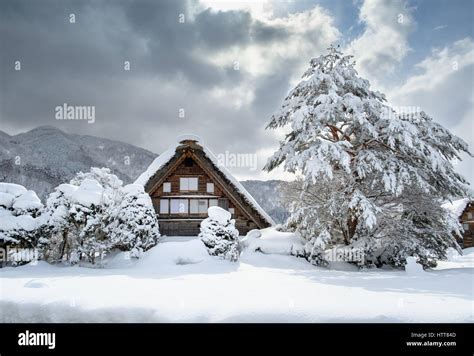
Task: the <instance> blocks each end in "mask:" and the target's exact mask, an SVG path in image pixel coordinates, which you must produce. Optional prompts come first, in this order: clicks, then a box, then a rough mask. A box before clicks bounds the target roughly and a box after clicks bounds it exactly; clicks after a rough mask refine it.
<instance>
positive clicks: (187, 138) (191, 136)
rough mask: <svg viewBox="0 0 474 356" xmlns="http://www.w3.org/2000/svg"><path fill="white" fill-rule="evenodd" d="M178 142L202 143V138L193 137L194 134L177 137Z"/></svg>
mask: <svg viewBox="0 0 474 356" xmlns="http://www.w3.org/2000/svg"><path fill="white" fill-rule="evenodd" d="M176 141H177V142H183V141H196V142H201V138H200V137H199V136H198V135H193V134H184V135H179V136H178V137H176Z"/></svg>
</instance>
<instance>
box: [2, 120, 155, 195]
mask: <svg viewBox="0 0 474 356" xmlns="http://www.w3.org/2000/svg"><path fill="white" fill-rule="evenodd" d="M155 157H156V154H154V153H152V152H150V151H147V150H144V149H142V148H139V147H136V146H133V145H129V144H126V143H123V142H119V141H113V140H108V139H104V138H99V137H94V136H86V135H75V134H69V133H66V132H64V131H61V130H59V129H57V128H54V127H50V126H40V127H38V128H35V129H33V130H31V131H28V132H25V133H21V134H18V135H14V136H10V135H8V134H7V133H5V132H2V131H0V181H2V182H9V183H18V184H21V185H23V186H25V187H26V188H28V189H32V190H34V191H35V192H36V193H37V194H38V196H39V197H40V198H42V199H44V198H45V196H46V195H47V194H48V193H49V192H51V191H52V189H53V188H54V187H55V186H57V185H58V184H60V183H65V182H68V181H69V180H70V179H71V178H72V177H73V176H74V174H76V173H77V172H79V171H88V170H89V169H90V167H108V168H110V169H111V170H112V171H113V173H115V174H116V175H117V176H119V177H120V179H122V180H123V181H124V183H130V182H132V181H133V180H134V179H135V178H136V177H138V175H140V173H142V172H143V171H144V170H145V169H146V167H148V165H149V164H150V163H151V161H152V160H153V159H154V158H155Z"/></svg>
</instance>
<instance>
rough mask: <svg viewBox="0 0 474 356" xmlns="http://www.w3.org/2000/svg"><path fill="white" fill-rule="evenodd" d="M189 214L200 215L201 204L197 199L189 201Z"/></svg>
mask: <svg viewBox="0 0 474 356" xmlns="http://www.w3.org/2000/svg"><path fill="white" fill-rule="evenodd" d="M189 212H190V213H191V214H198V213H199V204H198V201H197V199H191V200H190V201H189Z"/></svg>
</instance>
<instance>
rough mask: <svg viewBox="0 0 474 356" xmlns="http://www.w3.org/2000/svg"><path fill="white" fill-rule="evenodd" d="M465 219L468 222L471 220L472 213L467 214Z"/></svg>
mask: <svg viewBox="0 0 474 356" xmlns="http://www.w3.org/2000/svg"><path fill="white" fill-rule="evenodd" d="M467 218H468V219H469V220H471V219H472V213H471V212H469V213H467Z"/></svg>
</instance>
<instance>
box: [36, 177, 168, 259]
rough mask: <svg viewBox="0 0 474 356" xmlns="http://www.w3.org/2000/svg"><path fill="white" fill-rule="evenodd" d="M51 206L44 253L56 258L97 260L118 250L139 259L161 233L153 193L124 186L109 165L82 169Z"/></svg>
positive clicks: (51, 199)
mask: <svg viewBox="0 0 474 356" xmlns="http://www.w3.org/2000/svg"><path fill="white" fill-rule="evenodd" d="M45 210H46V216H47V217H48V224H47V229H45V230H46V234H47V235H48V236H49V239H48V241H47V244H46V246H45V247H44V250H45V253H44V254H45V257H46V258H47V259H48V260H49V261H51V262H60V261H63V262H68V263H71V264H75V263H78V262H79V261H86V262H90V263H95V262H96V260H97V259H102V258H103V257H105V256H106V255H107V254H108V253H110V252H111V251H112V250H113V249H115V248H116V249H120V250H122V251H130V252H131V256H132V257H139V256H140V254H141V253H142V252H143V251H146V250H147V249H149V248H150V247H152V246H154V245H155V244H156V242H157V239H158V237H159V229H158V221H157V219H156V215H155V212H154V210H153V206H152V204H151V199H150V197H149V196H148V194H146V193H145V192H144V191H143V188H142V187H137V186H135V185H128V186H125V187H123V186H122V181H121V180H120V179H118V178H117V176H115V175H114V174H112V173H110V170H109V169H108V168H101V169H99V168H92V169H91V171H90V172H87V173H83V172H80V173H78V174H77V175H76V176H75V177H74V178H73V179H72V180H71V182H70V184H61V185H59V186H58V187H57V188H56V190H55V191H54V192H53V193H51V195H50V196H49V198H48V200H47V203H46V209H45Z"/></svg>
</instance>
